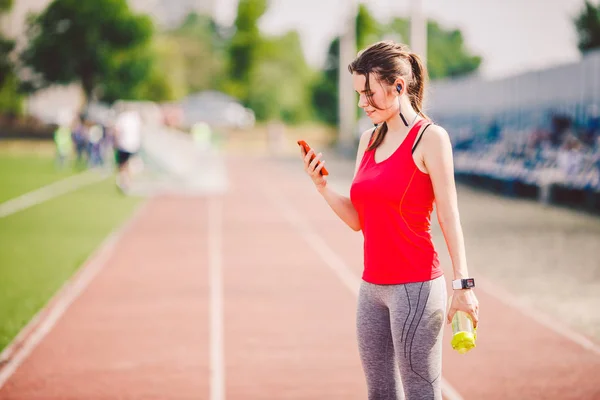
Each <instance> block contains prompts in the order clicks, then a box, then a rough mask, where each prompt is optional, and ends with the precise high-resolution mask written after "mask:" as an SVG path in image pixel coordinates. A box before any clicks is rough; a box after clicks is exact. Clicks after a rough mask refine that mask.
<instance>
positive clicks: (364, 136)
mask: <svg viewBox="0 0 600 400" xmlns="http://www.w3.org/2000/svg"><path fill="white" fill-rule="evenodd" d="M375 129H376V128H375V127H373V128H369V129H367V130H366V131H364V132H363V133H361V134H360V142H359V147H361V146H362V145H364V147H365V148H366V147H367V146H368V144H369V141H370V140H371V137H372V136H373V133H374V132H375Z"/></svg>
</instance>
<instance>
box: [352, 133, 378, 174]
mask: <svg viewBox="0 0 600 400" xmlns="http://www.w3.org/2000/svg"><path fill="white" fill-rule="evenodd" d="M373 132H375V129H374V128H369V129H367V130H366V131H364V132H363V133H361V135H360V141H359V142H358V150H357V152H356V166H355V169H354V174H356V171H357V170H358V166H359V165H360V162H361V161H362V158H363V156H364V154H365V151H366V150H367V147H369V142H370V141H371V136H372V135H373Z"/></svg>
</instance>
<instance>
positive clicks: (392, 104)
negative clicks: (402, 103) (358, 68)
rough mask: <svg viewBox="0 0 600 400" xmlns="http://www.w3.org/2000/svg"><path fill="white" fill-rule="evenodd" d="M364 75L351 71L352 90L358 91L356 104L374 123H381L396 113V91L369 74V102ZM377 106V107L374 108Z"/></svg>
mask: <svg viewBox="0 0 600 400" xmlns="http://www.w3.org/2000/svg"><path fill="white" fill-rule="evenodd" d="M366 80H367V79H366V77H365V76H364V75H361V74H357V73H353V74H352V81H353V85H354V90H356V92H357V93H358V96H359V99H358V106H359V107H360V108H362V109H363V110H364V111H365V113H366V114H367V116H368V117H369V118H370V119H371V122H373V123H374V124H381V123H382V122H385V121H387V120H389V119H390V118H391V117H392V116H393V115H394V114H396V115H397V114H398V93H397V92H396V91H395V90H394V89H393V87H392V86H389V85H387V84H385V83H382V82H379V81H378V80H377V78H376V77H375V74H373V73H371V74H369V87H370V89H371V92H370V94H371V103H372V104H369V100H368V98H367V97H368V96H367V95H368V94H369V93H368V92H366V90H367V89H366V87H365V86H366V85H365V83H366ZM374 106H377V107H378V108H375V107H374Z"/></svg>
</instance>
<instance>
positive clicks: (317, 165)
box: [300, 147, 327, 190]
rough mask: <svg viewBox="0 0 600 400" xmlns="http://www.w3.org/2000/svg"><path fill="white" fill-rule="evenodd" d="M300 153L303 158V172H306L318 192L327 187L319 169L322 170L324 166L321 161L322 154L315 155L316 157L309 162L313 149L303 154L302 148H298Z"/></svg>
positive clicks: (323, 162)
mask: <svg viewBox="0 0 600 400" xmlns="http://www.w3.org/2000/svg"><path fill="white" fill-rule="evenodd" d="M300 152H301V153H302V157H303V158H304V171H306V173H307V174H308V175H309V176H310V178H311V179H312V181H313V183H314V184H315V186H316V187H317V189H318V190H321V189H323V188H325V186H326V185H327V179H325V177H324V176H323V175H321V169H323V167H324V166H325V161H321V157H323V154H321V153H319V154H317V156H316V157H315V158H314V159H313V160H312V161H310V158H311V156H312V155H313V154H315V151H314V150H313V149H310V150H309V151H308V153H305V152H304V148H302V147H300ZM319 161H321V162H319Z"/></svg>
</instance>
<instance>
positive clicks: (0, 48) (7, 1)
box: [0, 0, 15, 88]
mask: <svg viewBox="0 0 600 400" xmlns="http://www.w3.org/2000/svg"><path fill="white" fill-rule="evenodd" d="M12 5H13V0H0V14H3V13H5V12H8V11H10V9H11V8H12ZM14 47H15V43H14V41H12V40H8V39H7V38H5V37H4V36H3V35H2V32H0V88H2V85H3V84H4V82H5V81H6V79H7V78H8V77H9V75H11V74H12V72H13V65H12V62H11V60H10V53H11V52H12V51H13V49H14Z"/></svg>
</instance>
